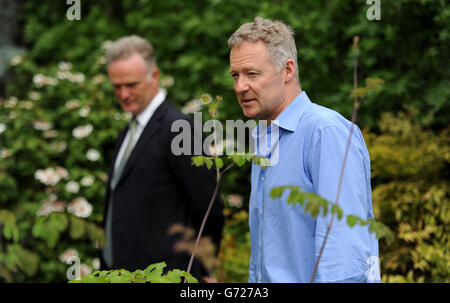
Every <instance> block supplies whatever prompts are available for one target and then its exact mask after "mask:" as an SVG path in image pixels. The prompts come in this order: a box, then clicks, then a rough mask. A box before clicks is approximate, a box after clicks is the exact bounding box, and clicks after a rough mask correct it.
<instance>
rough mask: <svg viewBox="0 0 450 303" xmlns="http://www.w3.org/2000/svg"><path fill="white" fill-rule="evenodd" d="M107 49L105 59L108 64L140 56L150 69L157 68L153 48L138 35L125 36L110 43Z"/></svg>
mask: <svg viewBox="0 0 450 303" xmlns="http://www.w3.org/2000/svg"><path fill="white" fill-rule="evenodd" d="M105 49H106V52H105V57H106V62H107V63H108V64H109V63H111V62H113V61H115V60H119V59H126V58H129V57H130V56H132V55H133V54H139V55H141V56H142V58H143V59H144V61H145V62H146V63H147V65H148V67H149V68H152V67H154V66H156V59H155V52H154V49H153V46H152V45H151V43H150V42H149V41H148V40H146V39H144V38H142V37H139V36H136V35H132V36H125V37H122V38H120V39H118V40H116V41H114V42H111V43H109V44H108V45H107V46H106V47H105Z"/></svg>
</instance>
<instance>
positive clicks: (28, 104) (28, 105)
mask: <svg viewBox="0 0 450 303" xmlns="http://www.w3.org/2000/svg"><path fill="white" fill-rule="evenodd" d="M19 107H20V108H23V109H32V108H33V102H31V101H22V102H20V104H19Z"/></svg>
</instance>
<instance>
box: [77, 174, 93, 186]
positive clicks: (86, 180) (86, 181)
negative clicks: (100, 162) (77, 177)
mask: <svg viewBox="0 0 450 303" xmlns="http://www.w3.org/2000/svg"><path fill="white" fill-rule="evenodd" d="M94 181H95V178H94V176H84V177H83V178H82V179H81V181H80V183H81V185H83V186H86V187H89V186H91V185H92V184H94Z"/></svg>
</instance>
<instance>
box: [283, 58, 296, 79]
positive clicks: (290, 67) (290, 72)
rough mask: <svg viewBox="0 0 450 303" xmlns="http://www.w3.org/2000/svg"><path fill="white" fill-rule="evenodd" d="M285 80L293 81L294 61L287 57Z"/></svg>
mask: <svg viewBox="0 0 450 303" xmlns="http://www.w3.org/2000/svg"><path fill="white" fill-rule="evenodd" d="M285 70H286V74H285V78H284V80H285V82H290V81H295V63H294V60H292V59H287V61H286V66H285Z"/></svg>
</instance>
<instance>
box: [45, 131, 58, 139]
mask: <svg viewBox="0 0 450 303" xmlns="http://www.w3.org/2000/svg"><path fill="white" fill-rule="evenodd" d="M57 136H58V131H56V130H54V129H51V130H47V131H45V132H44V138H56V137H57Z"/></svg>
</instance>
